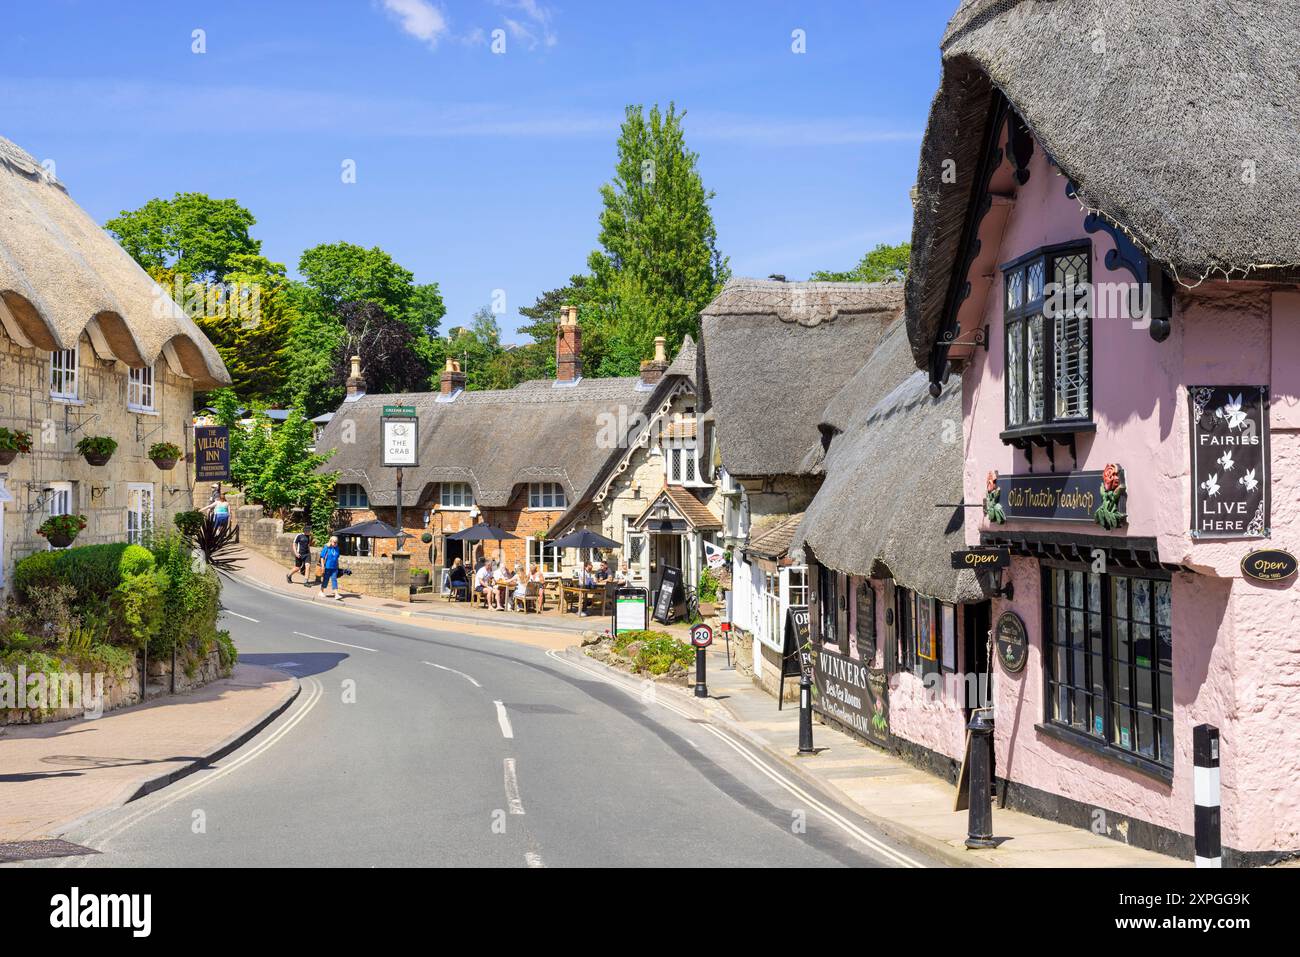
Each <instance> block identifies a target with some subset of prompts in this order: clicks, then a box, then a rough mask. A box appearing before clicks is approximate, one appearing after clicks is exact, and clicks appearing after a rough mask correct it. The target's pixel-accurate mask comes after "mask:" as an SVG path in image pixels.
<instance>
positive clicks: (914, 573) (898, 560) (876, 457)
mask: <svg viewBox="0 0 1300 957" xmlns="http://www.w3.org/2000/svg"><path fill="white" fill-rule="evenodd" d="M891 332H892V334H891V335H889V336H887V337H886V339H885V341H884V342H883V343H882V344H881V346H880V348H879V349H877V350H876V352H875V354H873V355H872V357H871V359H870V360H869V361H868V362H867V364H866V366H865V367H864V371H863V374H862V375H860V376H857V377H855V378H854V379H853V380H852V382H851V383H850V384H849V385H848V386H846V387H845V394H846V395H848V398H847V399H844V400H841V399H837V401H836V402H834V403H832V404H831V411H832V414H835V415H839V416H841V418H840V423H841V424H842V425H843V427H844V430H843V432H842V433H841V434H838V435H836V436H835V437H834V438H833V439H832V440H831V444H830V451H829V453H828V454H827V458H826V478H825V480H824V481H823V483H822V487H821V489H820V490H819V491H818V492H817V495H816V497H814V498H813V500H812V503H811V504H810V505H809V506H808V508H807V511H806V512H805V514H804V520H803V523H802V524H801V525H800V526H799V529H798V531H797V532H796V533H795V535H794V538H793V542H792V547H795V546H798V545H803V546H804V547H805V548H809V549H811V550H812V553H813V555H814V557H815V558H816V559H817V561H819V562H820V563H821V564H823V565H826V566H827V567H830V568H833V569H836V570H837V571H842V572H847V573H849V574H852V575H864V576H865V575H871V574H873V573H884V572H885V571H887V572H888V573H889V574H891V575H892V576H893V578H894V579H895V581H896V582H897V583H898V584H899V585H901V586H904V587H907V588H912V589H915V590H916V591H918V592H921V593H922V594H925V595H929V596H931V597H934V598H939V599H942V600H944V601H950V602H964V601H978V600H980V599H981V598H982V597H983V595H982V592H981V589H980V586H979V583H978V582H977V581H976V579H975V575H974V573H973V572H970V571H966V570H962V571H956V570H954V569H953V568H952V567H951V561H950V557H949V553H950V552H952V551H955V550H957V549H960V548H963V547H965V546H964V542H965V538H964V532H963V521H964V514H963V509H961V508H952V507H948V508H936V507H935V506H936V505H940V504H945V505H948V506H953V505H956V504H957V503H959V502H961V500H962V442H961V437H962V431H961V419H962V398H961V378H960V376H952V377H950V378H949V380H948V382H947V383H946V384H945V386H944V388H943V391H942V392H941V393H940V395H939V397H938V398H937V399H932V398H931V397H930V394H929V379H928V377H927V376H926V374H925V373H924V372H917V371H916V370H915V367H914V366H912V365H911V363H910V361H909V360H910V351H909V347H908V341H907V337H906V336H905V335H904V334H903V328H902V324H901V323H900V324H899V325H898V326H896V327H895V329H893V330H891ZM890 372H893V373H894V377H893V378H890V379H886V375H887V374H888V373H890ZM886 381H888V382H890V383H891V384H892V388H889V387H882V386H881V383H883V382H886ZM860 388H861V389H865V390H867V392H866V394H865V395H864V398H868V397H870V396H871V395H872V390H874V392H875V393H876V394H879V393H880V392H882V391H883V392H884V394H883V396H881V397H880V398H879V400H878V401H876V402H874V403H873V404H871V405H866V404H865V403H864V405H863V407H862V411H858V412H850V411H849V410H850V409H851V408H852V397H853V395H855V394H858V395H861V394H862V393H855V392H854V390H855V389H860Z"/></svg>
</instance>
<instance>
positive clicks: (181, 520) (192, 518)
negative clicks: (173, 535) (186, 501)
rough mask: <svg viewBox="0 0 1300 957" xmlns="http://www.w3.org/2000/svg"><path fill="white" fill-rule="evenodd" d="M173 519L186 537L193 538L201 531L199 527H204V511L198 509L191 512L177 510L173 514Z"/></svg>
mask: <svg viewBox="0 0 1300 957" xmlns="http://www.w3.org/2000/svg"><path fill="white" fill-rule="evenodd" d="M172 521H173V522H175V523H176V527H177V528H178V529H179V530H180V533H181V534H182V535H184V536H185V537H186V538H193V537H194V536H195V535H197V534H198V533H199V529H201V528H202V527H203V513H202V512H200V511H199V510H198V509H194V510H193V511H190V512H177V513H176V514H175V515H174V516H172Z"/></svg>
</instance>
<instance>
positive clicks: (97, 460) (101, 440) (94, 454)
mask: <svg viewBox="0 0 1300 957" xmlns="http://www.w3.org/2000/svg"><path fill="white" fill-rule="evenodd" d="M77 451H78V452H80V453H81V454H82V455H84V456H85V457H86V461H87V462H88V463H89V464H91V465H107V464H108V460H109V459H111V458H112V457H113V453H114V452H116V451H117V442H116V441H114V440H113V439H110V438H109V437H108V436H107V435H88V436H86V437H85V438H84V439H82V440H81V441H80V442H78V443H77Z"/></svg>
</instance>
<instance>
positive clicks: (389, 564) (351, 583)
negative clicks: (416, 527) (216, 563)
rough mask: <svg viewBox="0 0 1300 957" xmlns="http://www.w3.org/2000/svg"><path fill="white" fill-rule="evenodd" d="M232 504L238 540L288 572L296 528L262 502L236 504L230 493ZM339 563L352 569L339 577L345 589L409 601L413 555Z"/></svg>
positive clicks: (350, 559)
mask: <svg viewBox="0 0 1300 957" xmlns="http://www.w3.org/2000/svg"><path fill="white" fill-rule="evenodd" d="M228 498H229V499H230V504H231V514H232V516H233V518H232V521H233V522H234V523H235V524H236V525H237V526H238V527H239V543H240V545H242V546H243V547H244V548H246V549H248V550H249V551H251V552H256V553H257V554H258V555H262V556H263V557H265V558H269V559H271V560H272V561H274V562H276V563H278V564H280V565H283V566H284V570H285V571H286V572H288V570H289V568H290V567H291V566H292V564H293V539H294V536H295V535H297V532H286V531H285V530H284V522H282V521H281V520H280V519H278V518H266V517H265V516H264V515H263V513H262V506H260V505H239V504H236V501H237V499H238V498H239V496H237V495H230V496H228ZM318 555H320V549H319V548H316V547H313V548H312V550H311V564H312V569H313V574H314V570H315V567H316V558H317V556H318ZM339 567H340V568H343V569H345V570H348V571H350V572H352V574H351V575H345V576H342V577H340V579H339V588H340V590H342V591H345V592H355V593H357V594H361V595H370V596H372V597H375V598H383V599H385V600H387V601H409V600H410V591H411V589H410V584H411V569H410V559H409V558H408V557H406V556H400V555H399V556H397V558H396V559H394V557H393V556H391V555H386V556H384V557H382V558H358V557H348V556H344V557H343V558H342V559H341V560H340V561H339Z"/></svg>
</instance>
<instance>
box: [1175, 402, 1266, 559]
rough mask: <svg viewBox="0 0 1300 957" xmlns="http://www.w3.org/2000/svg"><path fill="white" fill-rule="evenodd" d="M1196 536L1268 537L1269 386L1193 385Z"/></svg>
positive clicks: (1193, 528)
mask: <svg viewBox="0 0 1300 957" xmlns="http://www.w3.org/2000/svg"><path fill="white" fill-rule="evenodd" d="M1187 398H1188V401H1189V402H1190V403H1191V416H1190V418H1191V423H1192V535H1193V536H1195V537H1197V538H1255V537H1259V538H1267V537H1268V534H1269V490H1268V484H1269V473H1268V469H1269V456H1268V386H1261V385H1233V386H1224V385H1214V386H1208V385H1207V386H1189V387H1188V389H1187Z"/></svg>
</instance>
